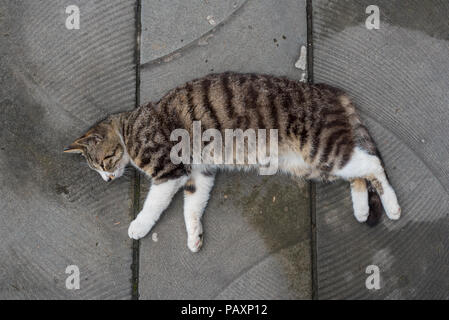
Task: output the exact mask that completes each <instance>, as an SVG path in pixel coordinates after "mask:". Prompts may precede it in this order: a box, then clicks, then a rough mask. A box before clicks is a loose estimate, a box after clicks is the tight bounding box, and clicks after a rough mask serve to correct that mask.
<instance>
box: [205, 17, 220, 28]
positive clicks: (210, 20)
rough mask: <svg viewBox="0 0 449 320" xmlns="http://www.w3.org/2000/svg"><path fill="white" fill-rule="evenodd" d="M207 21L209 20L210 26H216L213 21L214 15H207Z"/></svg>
mask: <svg viewBox="0 0 449 320" xmlns="http://www.w3.org/2000/svg"><path fill="white" fill-rule="evenodd" d="M206 19H207V21H208V22H209V24H210V25H212V26H216V25H217V22H215V19H214V16H207V18H206Z"/></svg>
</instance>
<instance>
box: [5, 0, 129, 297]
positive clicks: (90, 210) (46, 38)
mask: <svg viewBox="0 0 449 320" xmlns="http://www.w3.org/2000/svg"><path fill="white" fill-rule="evenodd" d="M73 4H76V5H78V7H79V9H80V18H81V19H80V29H79V30H68V29H67V28H66V25H65V21H66V18H67V17H68V14H66V8H67V7H68V6H69V5H73ZM0 24H1V26H0V56H1V57H2V58H1V60H0V83H1V84H0V122H1V125H0V257H1V258H0V299H129V298H130V297H131V280H130V279H131V270H130V266H131V260H132V251H131V244H132V243H131V241H130V240H129V239H128V237H127V227H128V224H129V222H130V220H131V219H130V215H131V214H130V209H129V208H130V196H129V195H130V190H131V183H130V181H131V179H130V178H129V177H125V178H123V179H121V180H119V181H116V182H114V183H111V184H106V183H104V182H103V181H102V180H101V178H100V177H99V176H98V174H96V173H94V172H93V171H91V170H89V168H88V167H87V165H86V164H85V161H84V160H83V159H82V158H81V157H78V156H74V155H71V156H70V155H66V154H63V153H62V150H63V148H64V146H66V145H67V144H68V143H70V142H71V141H72V140H73V139H75V138H77V137H78V136H79V135H81V134H82V133H83V132H84V131H85V130H86V129H88V128H89V127H90V126H91V125H92V124H93V123H95V122H96V121H98V120H101V119H102V118H104V117H105V116H106V115H107V114H109V113H112V112H118V111H120V110H129V109H132V108H133V107H134V105H135V67H134V66H135V65H134V48H135V40H134V39H135V1H131V0H125V1H118V0H117V1H116V0H113V1H110V0H108V1H106V0H104V1H65V0H63V1H31V0H28V1H4V0H2V1H0ZM70 265H75V266H77V267H78V268H79V272H80V288H79V290H68V289H67V288H66V279H67V277H69V274H66V268H67V267H68V266H70Z"/></svg>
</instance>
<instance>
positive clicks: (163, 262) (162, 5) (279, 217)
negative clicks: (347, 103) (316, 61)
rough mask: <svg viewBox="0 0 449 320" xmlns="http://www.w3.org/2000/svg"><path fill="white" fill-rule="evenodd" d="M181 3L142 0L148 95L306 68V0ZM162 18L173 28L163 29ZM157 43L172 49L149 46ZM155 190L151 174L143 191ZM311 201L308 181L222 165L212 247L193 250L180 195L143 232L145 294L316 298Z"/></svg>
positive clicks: (211, 221)
mask: <svg viewBox="0 0 449 320" xmlns="http://www.w3.org/2000/svg"><path fill="white" fill-rule="evenodd" d="M176 3H178V2H176ZM180 3H181V2H179V6H176V5H172V4H171V3H170V4H169V3H167V2H157V5H156V3H155V2H152V1H147V0H144V1H143V2H142V8H143V9H142V11H143V13H144V14H143V16H142V18H143V21H142V25H143V26H145V27H144V29H143V36H142V42H143V43H142V48H143V50H142V57H143V59H142V62H143V65H142V68H141V94H140V96H141V102H142V103H144V102H146V101H150V100H151V101H157V100H158V99H159V98H160V97H161V96H162V95H163V94H164V93H165V92H167V91H168V90H169V89H171V88H173V87H175V86H177V85H180V84H182V83H184V82H186V81H188V80H191V79H193V78H197V77H201V76H204V75H206V74H209V73H216V72H224V71H240V72H258V73H268V74H275V75H285V76H289V77H290V78H293V79H301V78H303V77H304V76H305V72H304V71H303V70H300V69H296V68H295V66H294V65H295V62H296V61H297V60H298V57H299V54H300V48H301V46H303V45H306V33H307V32H306V26H307V23H306V9H305V8H306V7H305V1H297V0H288V1H283V2H282V3H280V2H278V1H274V0H262V1H245V2H242V1H204V2H203V1H201V3H202V4H201V6H200V1H193V3H194V7H195V8H197V7H198V8H201V10H198V11H195V10H190V9H189V10H190V11H189V10H186V9H185V6H186V5H185V4H182V5H181V4H180ZM235 4H237V5H236V6H235V7H234V5H235ZM150 11H151V12H152V13H151V15H152V16H154V17H158V19H156V20H151V19H149V18H148V17H149V16H148V15H147V13H148V12H150ZM209 15H213V16H214V17H215V18H216V23H217V25H216V26H215V27H214V28H212V27H211V25H210V23H209V22H208V20H207V16H209ZM157 21H160V22H161V23H162V24H163V25H164V23H167V25H169V26H170V27H171V28H172V29H170V30H168V29H164V30H163V31H160V29H163V27H161V26H160V25H158V23H157ZM164 21H165V22H164ZM164 26H165V25H164ZM180 29H182V35H181V34H180V33H179V32H178V31H179V30H180ZM169 31H170V32H169ZM180 39H183V40H184V41H183V42H182V43H183V44H184V45H180V42H181V40H180ZM155 41H160V42H163V43H164V44H165V45H164V48H163V50H155V49H149V48H151V46H152V45H153V43H155ZM145 42H148V43H145ZM145 48H146V49H145ZM156 49H157V48H156ZM147 188H148V182H144V188H143V190H142V195H143V196H144V195H145V194H146V189H147ZM309 202H310V197H309V194H308V187H307V184H304V183H301V182H298V181H296V180H293V179H290V178H287V177H285V176H271V177H262V176H257V175H255V174H245V175H244V174H241V173H220V174H219V176H218V178H217V182H216V184H215V187H214V190H213V192H212V195H211V200H210V203H209V206H208V208H207V209H206V213H205V215H204V237H205V238H204V246H203V248H202V250H201V251H200V252H199V253H196V254H194V253H191V252H190V251H189V250H188V248H187V245H186V241H187V240H186V232H185V226H184V221H183V212H182V206H183V201H182V194H178V195H177V197H175V199H174V201H173V203H172V205H171V206H170V207H169V209H168V210H167V212H166V213H165V214H164V215H163V216H162V218H161V220H160V221H159V222H158V223H157V225H156V227H155V228H154V230H153V231H152V232H151V234H150V235H149V236H147V237H146V238H144V239H142V240H141V249H140V278H139V280H140V281H139V292H140V298H141V299H169V298H171V299H307V298H311V261H310V256H311V248H310V245H311V244H310V214H309ZM154 239H157V241H155V240H154Z"/></svg>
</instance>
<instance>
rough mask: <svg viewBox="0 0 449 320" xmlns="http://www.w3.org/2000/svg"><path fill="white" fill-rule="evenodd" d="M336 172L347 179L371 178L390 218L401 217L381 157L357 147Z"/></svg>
mask: <svg viewBox="0 0 449 320" xmlns="http://www.w3.org/2000/svg"><path fill="white" fill-rule="evenodd" d="M334 174H335V175H336V176H339V177H341V178H343V179H346V180H352V179H355V178H363V179H367V180H369V181H370V183H371V184H372V186H373V187H374V188H375V189H376V191H377V193H378V194H379V196H380V199H381V202H382V206H383V207H384V209H385V213H386V214H387V216H388V218H390V219H392V220H397V219H399V218H400V216H401V208H400V206H399V204H398V200H397V197H396V193H395V192H394V190H393V187H392V186H391V185H390V183H389V181H388V179H387V176H386V174H385V170H384V168H383V166H382V162H381V160H380V159H379V157H377V156H375V155H371V154H369V153H368V152H366V151H365V150H363V149H361V148H359V147H356V148H354V152H353V154H352V156H351V159H350V160H349V161H348V163H347V164H346V165H345V166H344V167H343V168H341V169H338V170H337V171H336V172H335V173H334Z"/></svg>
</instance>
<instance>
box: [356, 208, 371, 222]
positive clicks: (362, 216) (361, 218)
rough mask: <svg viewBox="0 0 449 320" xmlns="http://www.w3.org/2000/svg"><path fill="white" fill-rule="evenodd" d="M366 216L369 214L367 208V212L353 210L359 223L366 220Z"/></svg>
mask: <svg viewBox="0 0 449 320" xmlns="http://www.w3.org/2000/svg"><path fill="white" fill-rule="evenodd" d="M368 216H369V209H368V211H367V212H361V211H358V212H357V211H354V217H355V218H356V219H357V221H358V222H360V223H363V222H366V220H368Z"/></svg>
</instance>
